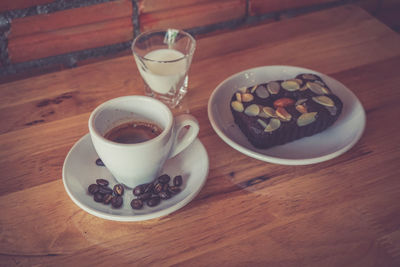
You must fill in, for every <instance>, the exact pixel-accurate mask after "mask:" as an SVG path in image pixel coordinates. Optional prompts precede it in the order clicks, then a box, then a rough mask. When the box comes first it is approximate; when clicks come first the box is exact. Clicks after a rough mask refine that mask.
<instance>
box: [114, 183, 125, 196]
mask: <svg viewBox="0 0 400 267" xmlns="http://www.w3.org/2000/svg"><path fill="white" fill-rule="evenodd" d="M114 193H115V195H117V196H122V195H123V194H124V186H123V185H122V184H116V185H114Z"/></svg>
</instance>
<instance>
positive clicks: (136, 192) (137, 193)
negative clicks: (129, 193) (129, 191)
mask: <svg viewBox="0 0 400 267" xmlns="http://www.w3.org/2000/svg"><path fill="white" fill-rule="evenodd" d="M143 193H144V185H142V184H141V185H138V186H136V187H135V188H133V194H134V195H135V196H140V195H141V194H143Z"/></svg>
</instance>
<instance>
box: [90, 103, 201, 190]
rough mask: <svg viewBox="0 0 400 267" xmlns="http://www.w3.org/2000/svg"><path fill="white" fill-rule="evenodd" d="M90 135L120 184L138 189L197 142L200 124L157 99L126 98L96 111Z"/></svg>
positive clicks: (93, 115)
mask: <svg viewBox="0 0 400 267" xmlns="http://www.w3.org/2000/svg"><path fill="white" fill-rule="evenodd" d="M89 132H90V137H91V140H92V143H93V146H94V148H95V150H96V152H97V154H98V156H99V158H101V160H102V161H103V162H104V165H105V166H106V167H107V169H108V170H109V171H110V172H111V173H112V175H113V176H114V177H115V179H116V180H117V181H118V183H120V184H123V185H125V186H127V187H130V188H134V187H135V186H137V185H139V184H145V183H150V182H152V181H153V180H154V179H155V178H156V177H157V175H160V173H161V170H162V168H163V165H164V163H165V161H166V160H167V159H169V158H172V157H174V156H175V155H177V154H178V153H180V152H181V151H183V150H184V149H185V148H186V147H188V146H189V145H190V144H191V143H192V142H193V141H194V140H195V139H196V138H197V134H198V132H199V123H198V122H197V120H196V118H194V117H193V116H191V115H189V114H181V115H178V116H176V117H174V116H173V115H172V112H171V110H170V109H169V108H168V107H167V106H166V105H165V104H164V103H162V102H160V101H159V100H156V99H154V98H151V97H148V96H123V97H118V98H114V99H111V100H108V101H107V102H104V103H103V104H101V105H100V106H98V107H97V108H95V110H93V112H92V113H91V114H90V118H89Z"/></svg>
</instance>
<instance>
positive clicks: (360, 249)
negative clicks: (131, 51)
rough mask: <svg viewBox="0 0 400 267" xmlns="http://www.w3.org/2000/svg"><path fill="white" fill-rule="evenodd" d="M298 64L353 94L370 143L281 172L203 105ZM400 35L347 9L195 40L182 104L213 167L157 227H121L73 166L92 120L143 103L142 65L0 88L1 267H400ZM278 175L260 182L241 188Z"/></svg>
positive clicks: (121, 62)
mask: <svg viewBox="0 0 400 267" xmlns="http://www.w3.org/2000/svg"><path fill="white" fill-rule="evenodd" d="M263 65H295V66H302V67H306V68H311V69H314V70H317V71H319V72H322V73H326V74H328V75H330V76H332V77H333V78H335V79H337V80H339V81H341V82H342V83H343V84H345V85H346V86H347V87H348V88H350V89H351V90H352V91H353V92H354V93H355V94H356V95H357V97H358V98H359V99H360V101H361V102H362V104H363V106H364V108H365V110H366V113H367V127H366V130H365V133H364V135H363V137H362V138H361V140H360V141H359V142H358V143H357V144H356V145H355V146H354V147H353V148H352V149H351V150H350V151H348V152H347V153H345V154H343V155H342V156H339V157H337V158H335V159H332V160H329V161H326V162H323V163H319V164H314V165H307V166H283V165H274V164H269V163H265V162H262V161H259V160H256V159H252V158H249V157H247V156H245V155H243V154H241V153H239V152H238V151H236V150H234V149H232V148H231V147H230V146H228V145H227V144H225V142H223V141H222V140H221V139H220V138H219V137H218V136H217V135H216V133H215V132H214V130H213V129H212V127H211V124H210V122H209V121H208V117H207V101H208V99H209V96H210V94H211V92H212V91H213V89H214V88H215V87H216V86H217V85H218V84H219V83H220V82H221V81H222V80H224V79H225V78H226V77H228V76H230V75H232V74H234V73H236V72H239V71H242V70H245V69H248V68H252V67H257V66H263ZM399 70H400V36H399V35H398V34H396V33H395V32H393V31H391V30H390V29H389V28H388V27H386V26H384V25H383V24H382V23H380V22H378V21H377V20H376V19H374V18H373V17H372V16H370V15H369V14H367V13H366V12H365V11H363V10H361V9H359V8H357V7H354V6H343V7H338V8H334V9H331V10H327V11H322V12H317V13H313V14H309V15H305V16H301V17H297V18H293V19H289V20H285V21H281V22H277V23H271V24H266V25H260V26H256V27H251V28H246V29H241V30H237V31H234V32H228V33H223V34H220V35H216V36H212V37H207V38H203V39H200V40H199V41H198V46H197V50H196V55H195V59H194V63H193V66H192V69H191V72H190V91H189V93H188V94H187V96H186V98H185V102H184V104H183V106H182V108H181V109H179V110H175V111H174V112H175V113H185V112H190V113H191V114H193V115H194V116H195V117H197V119H198V120H199V122H200V127H201V130H200V134H199V138H200V140H201V142H202V143H203V144H204V146H205V147H206V149H207V152H208V155H209V159H210V172H209V176H208V179H207V182H206V184H205V186H204V188H203V189H202V190H201V192H200V193H199V195H198V196H197V197H196V198H195V199H194V200H193V201H192V202H190V203H189V204H188V205H187V206H185V207H184V208H182V209H180V210H178V211H176V212H174V213H172V214H170V215H168V216H166V217H163V218H159V219H153V220H149V221H144V222H115V221H108V220H104V219H100V218H97V217H95V216H93V215H90V214H88V213H86V212H85V211H83V210H81V209H80V208H79V207H78V206H77V205H75V204H74V203H73V202H72V201H71V199H70V198H69V197H68V195H67V193H66V191H65V189H64V186H63V182H62V174H61V170H62V166H63V162H64V159H65V157H66V155H67V153H68V151H69V150H70V148H71V147H72V145H73V144H74V143H75V142H77V141H78V140H79V139H80V138H81V137H82V136H83V135H85V134H86V133H87V132H88V128H87V120H88V118H89V114H90V112H91V111H92V110H93V109H94V108H95V107H96V106H97V105H99V104H100V103H102V102H104V101H106V100H108V99H111V98H115V97H118V96H122V95H129V94H142V92H143V91H142V81H141V79H140V76H139V74H138V71H137V69H136V65H135V64H134V61H133V59H132V57H130V56H127V57H121V58H117V59H112V60H108V61H104V62H100V63H95V64H91V65H86V66H82V67H78V68H75V69H71V70H65V71H61V72H57V73H52V74H48V75H43V76H40V77H35V78H29V79H26V80H21V81H16V82H12V83H8V84H2V85H1V86H0V94H1V97H0V118H1V119H0V121H1V127H0V134H1V135H0V155H1V156H0V175H1V187H0V210H1V213H0V236H1V237H0V265H2V266H12V265H35V266H39V265H44V266H55V265H59V266H64V265H68V266H83V265H92V264H100V265H108V266H117V265H122V264H129V266H135V265H137V266H148V265H154V266H168V265H175V264H176V265H183V266H214V265H220V266H221V265H222V266H399V265H400V180H399V179H400V169H399V167H400V164H399V163H400V145H399V144H400V134H399V131H400V127H399V125H400V123H399V115H400V104H399V103H400V75H399V74H400V72H399ZM258 176H263V177H268V179H266V180H265V181H264V182H263V183H261V184H258V185H257V187H254V188H252V187H249V188H246V189H243V188H242V187H240V186H238V184H239V183H240V182H245V181H248V180H250V179H252V178H254V177H258Z"/></svg>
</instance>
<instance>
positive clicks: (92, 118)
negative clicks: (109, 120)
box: [89, 95, 174, 147]
mask: <svg viewBox="0 0 400 267" xmlns="http://www.w3.org/2000/svg"><path fill="white" fill-rule="evenodd" d="M124 99H135V100H139V99H143V100H145V101H150V102H154V103H157V104H159V105H160V106H162V107H163V108H164V109H165V111H166V113H167V115H168V118H169V120H168V123H167V125H166V127H165V128H164V129H162V132H161V133H160V134H159V135H158V136H156V137H154V138H152V139H150V140H147V141H144V142H140V143H135V144H124V143H118V142H114V141H111V140H109V139H107V138H105V137H104V136H103V135H102V134H100V133H99V131H98V130H97V129H96V127H95V126H94V121H95V119H96V115H97V114H98V113H99V111H100V110H102V109H103V108H104V107H106V106H107V105H110V104H111V103H113V102H119V101H122V100H124ZM173 119H174V118H173V115H172V112H171V110H170V109H169V108H168V106H167V105H165V104H164V103H162V102H161V101H159V100H157V99H155V98H152V97H149V96H142V95H131V96H121V97H117V98H112V99H109V100H107V101H105V102H103V103H101V104H100V105H98V106H97V107H96V108H95V109H94V110H93V111H92V112H91V114H90V117H89V132H90V134H91V135H92V134H94V135H96V137H97V138H100V139H101V140H102V141H103V142H105V143H107V144H109V145H114V146H118V147H139V146H145V145H148V144H150V143H154V142H157V141H158V140H161V139H163V138H164V137H165V136H166V135H167V134H168V133H169V131H170V129H171V128H172V124H173Z"/></svg>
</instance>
